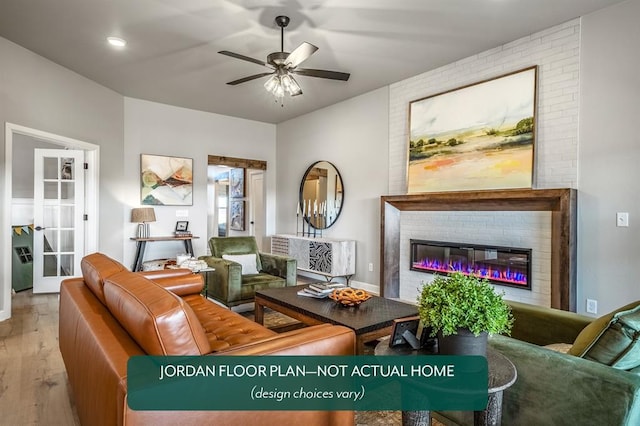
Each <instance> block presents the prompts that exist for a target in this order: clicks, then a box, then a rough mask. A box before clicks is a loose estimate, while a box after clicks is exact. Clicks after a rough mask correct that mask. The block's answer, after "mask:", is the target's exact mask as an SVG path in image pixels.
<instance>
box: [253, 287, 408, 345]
mask: <svg viewBox="0 0 640 426" xmlns="http://www.w3.org/2000/svg"><path fill="white" fill-rule="evenodd" d="M304 287H305V286H295V287H283V288H270V289H264V290H258V291H256V297H255V321H256V322H257V323H259V324H263V322H264V308H265V307H267V308H270V309H273V310H274V311H278V312H280V313H283V314H285V315H287V316H289V317H291V318H295V319H297V320H298V321H300V322H302V323H303V324H305V325H317V324H326V323H330V324H336V325H343V326H345V327H349V328H350V329H352V330H353V331H355V333H356V353H357V354H363V353H364V344H365V343H366V342H370V341H372V340H376V339H378V338H380V337H384V336H387V335H389V334H391V329H392V327H393V320H394V319H396V318H404V317H410V316H414V315H417V314H418V308H417V307H416V306H414V305H410V304H408V303H402V302H398V301H396V300H391V299H385V298H384V297H377V296H373V297H371V299H369V300H367V301H366V302H364V303H362V304H361V305H360V306H357V307H343V306H341V305H339V304H337V303H336V302H334V301H333V300H331V299H329V298H326V299H314V298H312V297H304V296H298V294H297V293H298V291H299V290H300V289H302V288H304Z"/></svg>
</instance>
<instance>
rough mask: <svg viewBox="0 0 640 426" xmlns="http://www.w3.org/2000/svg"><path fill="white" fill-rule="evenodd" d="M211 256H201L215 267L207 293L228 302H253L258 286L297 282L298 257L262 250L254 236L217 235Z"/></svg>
mask: <svg viewBox="0 0 640 426" xmlns="http://www.w3.org/2000/svg"><path fill="white" fill-rule="evenodd" d="M209 248H210V249H211V256H201V257H200V259H201V260H204V261H205V262H207V265H209V266H210V267H211V268H214V269H215V271H212V272H207V273H206V280H207V281H206V282H207V296H208V297H211V298H213V299H215V300H217V301H218V302H220V303H223V304H224V305H226V306H229V307H231V306H236V305H240V304H243V303H249V302H252V301H253V299H254V295H255V292H256V290H260V289H265V288H276V287H286V286H294V285H296V267H297V265H296V260H295V259H293V258H290V257H286V256H277V255H272V254H267V253H260V252H259V251H258V245H257V244H256V240H255V238H254V237H213V238H211V239H210V240H209Z"/></svg>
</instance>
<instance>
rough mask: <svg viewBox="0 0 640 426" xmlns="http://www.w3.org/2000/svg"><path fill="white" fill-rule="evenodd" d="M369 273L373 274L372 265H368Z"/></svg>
mask: <svg viewBox="0 0 640 426" xmlns="http://www.w3.org/2000/svg"><path fill="white" fill-rule="evenodd" d="M369 272H373V263H369Z"/></svg>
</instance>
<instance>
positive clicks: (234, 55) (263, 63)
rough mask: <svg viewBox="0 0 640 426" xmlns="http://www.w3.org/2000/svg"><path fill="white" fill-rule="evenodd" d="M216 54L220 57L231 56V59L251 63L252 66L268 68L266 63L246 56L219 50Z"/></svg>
mask: <svg viewBox="0 0 640 426" xmlns="http://www.w3.org/2000/svg"><path fill="white" fill-rule="evenodd" d="M218 53H220V54H222V55H227V56H231V57H232V58H236V59H241V60H243V61H248V62H253V63H254V64H258V65H264V66H265V67H266V66H268V65H267V63H266V62H264V61H261V60H260V59H254V58H250V57H248V56H244V55H241V54H239V53H233V52H229V51H228V50H221V51H219V52H218Z"/></svg>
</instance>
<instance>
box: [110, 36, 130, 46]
mask: <svg viewBox="0 0 640 426" xmlns="http://www.w3.org/2000/svg"><path fill="white" fill-rule="evenodd" d="M107 41H108V42H109V44H110V45H112V46H115V47H125V46H126V45H127V41H126V40H124V39H121V38H118V37H107Z"/></svg>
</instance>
